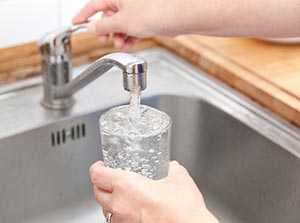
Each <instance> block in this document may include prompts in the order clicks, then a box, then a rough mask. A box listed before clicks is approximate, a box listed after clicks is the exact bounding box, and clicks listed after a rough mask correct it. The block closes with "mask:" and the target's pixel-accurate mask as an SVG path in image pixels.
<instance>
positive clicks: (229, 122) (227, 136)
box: [0, 49, 300, 223]
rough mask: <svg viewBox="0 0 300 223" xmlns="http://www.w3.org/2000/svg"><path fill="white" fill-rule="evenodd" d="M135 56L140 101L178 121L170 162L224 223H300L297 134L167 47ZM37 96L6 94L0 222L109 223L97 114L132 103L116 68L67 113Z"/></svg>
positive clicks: (35, 85)
mask: <svg viewBox="0 0 300 223" xmlns="http://www.w3.org/2000/svg"><path fill="white" fill-rule="evenodd" d="M138 54H139V55H140V56H142V57H144V58H145V59H146V60H147V61H148V62H149V83H148V88H147V90H146V91H145V92H143V103H144V104H148V105H151V106H154V107H156V108H158V109H160V110H162V111H165V112H167V113H168V114H169V115H170V116H171V117H172V120H173V123H174V125H173V130H172V148H171V150H172V151H171V156H172V159H176V160H178V161H179V162H181V163H182V164H183V165H184V166H185V167H186V168H187V169H188V170H189V172H190V174H191V175H192V176H193V178H194V179H195V181H196V182H197V184H198V186H199V188H200V189H201V191H202V192H203V194H204V197H205V200H206V202H207V204H208V207H209V209H210V210H211V211H212V212H213V213H214V214H215V215H216V216H217V217H218V218H219V220H220V222H221V223H282V222H284V223H299V222H300V212H299V210H300V130H299V128H297V127H295V126H293V125H291V124H289V123H287V122H285V121H284V120H282V119H280V118H279V117H277V116H276V115H274V114H272V113H271V112H269V111H268V110H266V109H264V108H262V107H260V106H259V105H257V104H255V103H254V102H252V101H251V100H249V99H248V98H246V97H244V96H242V95H240V94H239V93H237V92H235V91H234V90H232V89H230V88H229V87H226V86H224V85H223V84H222V83H220V82H219V81H217V80H214V79H212V78H211V77H209V76H207V75H206V74H205V73H204V72H203V71H201V70H198V69H196V68H195V67H193V66H191V65H190V64H188V63H187V62H185V61H183V60H182V59H180V58H177V57H176V56H174V55H172V54H171V53H169V52H167V51H165V50H163V49H150V50H145V51H143V52H139V53H138ZM81 69H82V68H76V69H75V70H74V73H75V75H76V73H78V72H79V70H81ZM41 98H42V86H41V79H40V78H35V79H31V80H28V81H24V82H21V83H18V84H14V85H11V86H5V87H2V88H1V90H0V104H1V110H0V123H1V128H0V198H1V199H0V222H1V223H14V222H16V223H17V222H18V223H20V222H26V223H40V222H43V223H57V222H60V223H71V222H72V223H87V222H89V223H91V222H103V217H102V214H101V208H100V207H99V206H98V205H97V204H96V202H95V201H94V198H93V194H92V190H91V185H90V182H89V177H88V169H89V166H90V165H91V164H92V163H93V162H95V161H96V160H99V159H102V154H101V150H100V139H99V126H98V119H99V116H100V115H101V114H102V113H103V112H105V111H106V110H107V109H109V108H111V107H113V106H116V105H120V104H125V103H128V98H129V96H128V93H126V92H125V91H124V90H123V87H122V77H121V75H120V74H119V71H118V70H111V71H110V72H109V73H108V74H106V75H104V76H102V77H100V78H99V79H97V80H96V81H94V82H93V83H92V84H90V85H89V86H87V87H86V88H85V89H83V90H82V91H80V92H79V93H78V94H76V104H75V106H74V107H73V108H72V109H70V110H68V111H51V110H47V109H45V108H43V107H42V106H41V105H40V101H41ZM174 196H175V195H174ZM182 196H184V195H182ZM187 219H188V216H187Z"/></svg>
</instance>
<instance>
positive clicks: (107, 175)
mask: <svg viewBox="0 0 300 223" xmlns="http://www.w3.org/2000/svg"><path fill="white" fill-rule="evenodd" d="M90 178H91V181H92V183H93V184H94V185H95V186H96V187H98V188H99V189H101V190H104V191H107V192H112V191H113V188H114V184H116V182H117V181H118V180H119V179H121V178H122V174H120V173H119V171H117V170H115V169H111V168H108V167H104V166H103V162H101V161H100V162H96V163H95V164H93V165H92V166H91V167H90Z"/></svg>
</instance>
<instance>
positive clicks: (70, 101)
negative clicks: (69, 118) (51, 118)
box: [41, 97, 75, 110]
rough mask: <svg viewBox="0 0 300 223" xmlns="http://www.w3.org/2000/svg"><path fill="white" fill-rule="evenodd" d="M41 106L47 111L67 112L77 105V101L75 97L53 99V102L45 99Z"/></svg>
mask: <svg viewBox="0 0 300 223" xmlns="http://www.w3.org/2000/svg"><path fill="white" fill-rule="evenodd" d="M41 104H42V105H43V106H44V107H45V108H47V109H53V110H65V109H69V108H71V107H72V106H73V105H74V104H75V99H74V98H73V97H69V98H62V99H54V100H53V99H52V100H51V101H48V100H45V99H43V100H42V101H41Z"/></svg>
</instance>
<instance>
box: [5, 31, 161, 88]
mask: <svg viewBox="0 0 300 223" xmlns="http://www.w3.org/2000/svg"><path fill="white" fill-rule="evenodd" d="M155 45H156V44H155V43H154V41H153V40H150V39H146V40H144V41H141V42H140V43H138V44H137V45H136V46H135V47H134V48H133V49H131V51H136V50H141V49H145V48H150V47H153V46H155ZM72 46H73V47H72V54H73V64H74V65H75V66H76V65H81V64H85V63H88V62H91V61H94V60H95V59H97V58H99V57H101V56H103V55H104V54H107V53H111V52H115V51H117V50H116V49H115V48H114V47H113V46H112V44H111V42H110V43H107V44H101V43H100V42H99V41H98V40H97V38H95V36H94V35H91V34H87V33H80V34H77V35H74V37H73V38H72ZM40 64H41V55H40V53H39V50H38V44H37V43H36V42H32V43H28V44H24V45H20V46H16V47H10V48H4V49H0V84H5V83H10V82H14V81H17V80H20V79H25V78H28V77H32V76H35V75H39V74H40V71H41V66H40Z"/></svg>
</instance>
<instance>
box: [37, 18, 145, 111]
mask: <svg viewBox="0 0 300 223" xmlns="http://www.w3.org/2000/svg"><path fill="white" fill-rule="evenodd" d="M86 27H87V24H81V25H76V26H71V27H69V28H64V29H60V30H57V31H55V32H52V33H50V34H47V35H46V36H45V37H44V38H43V39H42V40H41V41H40V51H41V53H42V73H43V85H44V98H43V101H42V105H43V106H44V107H46V108H51V109H68V108H70V107H71V106H72V105H73V104H74V99H73V94H74V93H76V92H77V91H78V90H80V89H81V88H83V87H84V86H86V85H87V84H89V83H90V82H92V81H93V80H95V79H97V78H98V77H100V76H102V75H103V74H104V73H106V72H107V71H109V70H110V69H111V68H112V67H114V66H116V67H118V68H120V69H121V70H122V71H123V87H124V89H125V90H127V91H131V90H133V89H135V88H136V87H139V88H140V89H141V90H144V89H145V88H146V87H147V63H146V61H145V60H143V59H141V58H138V57H136V56H133V55H131V54H127V53H112V54H109V55H106V56H104V57H102V58H100V59H98V60H97V61H95V62H94V63H92V64H90V65H89V66H88V67H87V69H85V70H84V71H83V72H82V73H81V74H80V75H79V76H77V77H76V78H74V79H72V76H71V73H72V64H71V36H72V34H73V33H74V32H76V31H78V30H81V29H85V28H86Z"/></svg>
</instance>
